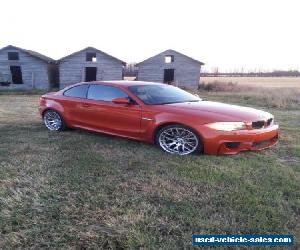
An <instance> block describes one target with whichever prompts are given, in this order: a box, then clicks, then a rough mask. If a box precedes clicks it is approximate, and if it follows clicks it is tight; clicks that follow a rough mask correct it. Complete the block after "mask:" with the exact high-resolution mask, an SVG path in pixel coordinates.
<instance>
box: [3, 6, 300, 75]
mask: <svg viewBox="0 0 300 250" xmlns="http://www.w3.org/2000/svg"><path fill="white" fill-rule="evenodd" d="M8 44H12V45H16V46H20V47H22V48H25V49H32V50H35V51H38V52H41V53H43V54H45V55H47V56H50V57H52V58H54V59H59V58H60V57H63V56H65V55H67V54H70V53H72V52H74V51H77V50H80V49H82V48H84V47H87V46H93V47H96V48H98V49H100V50H103V51H104V52H107V53H109V54H111V55H113V56H115V57H118V58H120V59H122V60H124V61H126V62H139V61H142V60H144V59H146V58H148V57H150V56H153V55H155V54H157V53H159V52H162V51H164V50H166V49H169V48H170V49H175V50H178V51H180V52H182V53H184V54H187V55H189V56H191V57H193V58H195V59H198V60H200V61H203V62H204V63H205V64H206V66H205V68H206V69H208V70H210V69H211V68H213V67H219V68H220V69H221V70H224V71H225V70H234V69H241V68H244V70H253V69H265V70H269V69H300V1H298V0H294V1H293V0H278V1H276V0H273V1H271V0H269V1H268V0H226V1H225V0H183V1H177V0H147V1H146V0H144V1H143V0H127V1H124V0H123V1H122V0H120V1H115V0H107V1H101V0H95V1H92V0H85V1H75V0H43V1H41V0H26V1H12V0H9V1H6V0H2V1H1V12H0V46H1V47H4V46H6V45H8Z"/></svg>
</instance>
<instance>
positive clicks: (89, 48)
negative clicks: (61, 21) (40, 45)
mask: <svg viewBox="0 0 300 250" xmlns="http://www.w3.org/2000/svg"><path fill="white" fill-rule="evenodd" d="M87 50H89V51H90V50H94V51H96V52H99V53H102V54H104V55H106V56H108V57H110V58H112V59H114V60H116V61H119V62H121V63H122V64H123V65H124V66H125V65H126V62H124V61H122V60H120V59H118V58H116V57H114V56H112V55H109V54H107V53H105V52H103V51H101V50H99V49H96V48H94V47H86V48H84V49H82V50H79V51H76V52H74V53H72V54H70V55H67V56H64V57H62V58H60V59H59V60H58V61H62V60H64V59H66V58H69V57H71V56H74V55H76V54H78V53H81V52H83V51H87Z"/></svg>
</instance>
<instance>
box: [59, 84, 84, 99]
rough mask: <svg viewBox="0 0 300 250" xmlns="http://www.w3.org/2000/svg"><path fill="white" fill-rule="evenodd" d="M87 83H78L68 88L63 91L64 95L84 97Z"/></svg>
mask: <svg viewBox="0 0 300 250" xmlns="http://www.w3.org/2000/svg"><path fill="white" fill-rule="evenodd" d="M88 87H89V86H88V85H87V84H84V85H79V86H75V87H73V88H70V89H68V90H66V91H65V92H64V96H70V97H77V98H86V95H87V90H88Z"/></svg>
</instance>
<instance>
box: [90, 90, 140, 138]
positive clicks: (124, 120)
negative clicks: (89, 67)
mask: <svg viewBox="0 0 300 250" xmlns="http://www.w3.org/2000/svg"><path fill="white" fill-rule="evenodd" d="M122 97H123V98H124V97H125V98H129V97H128V94H127V93H126V92H124V91H123V90H122V89H120V88H118V87H115V86H109V85H104V84H90V87H89V89H88V93H87V106H86V107H85V117H88V119H87V123H88V125H89V126H90V127H91V128H92V129H96V130H100V131H104V132H108V133H113V134H118V135H123V136H128V137H139V136H140V133H141V116H142V112H141V107H140V106H139V105H138V104H136V103H132V104H116V103H113V102H112V100H113V99H115V98H122Z"/></svg>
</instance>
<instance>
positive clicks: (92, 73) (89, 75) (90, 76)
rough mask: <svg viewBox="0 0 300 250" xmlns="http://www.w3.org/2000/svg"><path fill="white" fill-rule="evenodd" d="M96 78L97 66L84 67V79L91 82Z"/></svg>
mask: <svg viewBox="0 0 300 250" xmlns="http://www.w3.org/2000/svg"><path fill="white" fill-rule="evenodd" d="M96 79H97V68H96V67H86V68H85V81H86V82H92V81H96Z"/></svg>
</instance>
